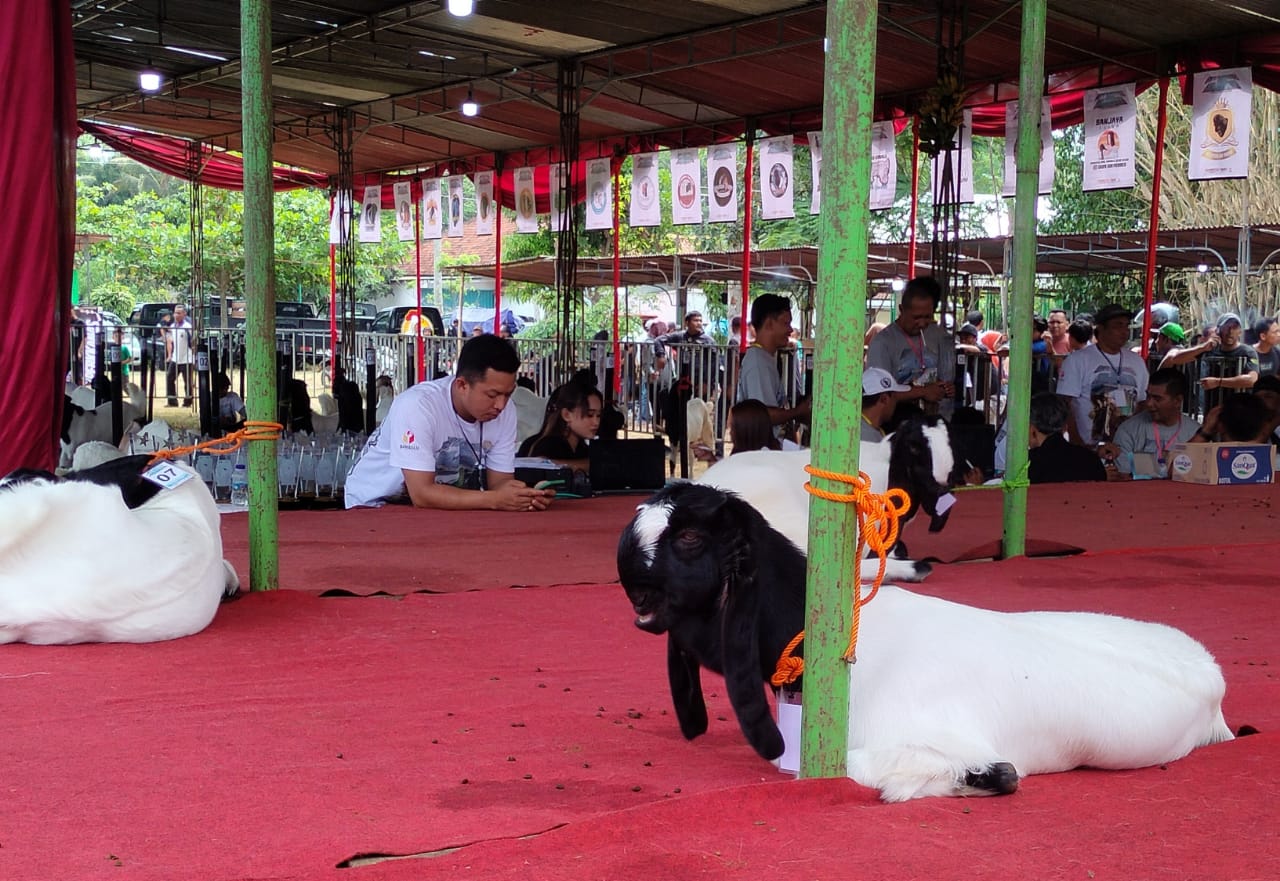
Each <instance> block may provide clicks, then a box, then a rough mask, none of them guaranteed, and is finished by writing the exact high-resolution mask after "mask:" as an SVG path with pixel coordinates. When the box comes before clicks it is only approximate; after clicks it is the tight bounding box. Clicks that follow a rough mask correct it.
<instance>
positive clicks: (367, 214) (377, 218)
mask: <svg viewBox="0 0 1280 881" xmlns="http://www.w3.org/2000/svg"><path fill="white" fill-rule="evenodd" d="M357 241H358V242H360V243H361V244H367V243H369V242H372V243H374V244H377V243H378V242H381V241H382V187H365V188H364V199H363V200H361V203H360V237H359V238H358V239H357Z"/></svg>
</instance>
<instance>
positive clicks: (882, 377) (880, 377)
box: [862, 367, 909, 397]
mask: <svg viewBox="0 0 1280 881" xmlns="http://www.w3.org/2000/svg"><path fill="white" fill-rule="evenodd" d="M908 388H909V387H908V386H905V385H899V384H898V383H896V382H894V381H893V377H892V376H890V375H889V371H887V370H881V369H880V368H879V367H868V368H867V369H866V370H864V371H862V394H863V395H864V396H866V397H871V396H872V395H883V394H884V393H885V392H905V391H907V389H908Z"/></svg>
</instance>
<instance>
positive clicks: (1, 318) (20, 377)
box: [0, 3, 76, 475]
mask: <svg viewBox="0 0 1280 881" xmlns="http://www.w3.org/2000/svg"><path fill="white" fill-rule="evenodd" d="M32 83H46V84H47V87H46V88H32ZM75 98H76V78H75V54H74V50H73V49H72V44H71V7H70V5H69V4H66V3H0V193H4V197H5V199H6V201H8V202H9V204H10V205H13V206H14V207H15V217H20V218H21V220H20V222H18V221H15V222H14V223H10V224H8V226H7V228H6V230H5V233H4V234H3V235H0V413H3V414H4V419H0V475H4V474H8V473H9V472H10V471H12V470H14V469H15V468H47V469H52V468H53V467H54V466H55V465H56V464H57V460H58V435H59V429H60V424H59V422H60V419H61V416H62V384H63V377H64V375H65V374H66V368H67V342H66V340H67V328H68V326H69V324H70V310H71V268H72V261H73V259H74V256H75V228H74V219H75V184H76V182H75V144H76V119H75V109H76V103H75Z"/></svg>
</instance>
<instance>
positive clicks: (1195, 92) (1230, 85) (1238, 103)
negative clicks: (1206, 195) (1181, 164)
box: [1187, 67, 1253, 180]
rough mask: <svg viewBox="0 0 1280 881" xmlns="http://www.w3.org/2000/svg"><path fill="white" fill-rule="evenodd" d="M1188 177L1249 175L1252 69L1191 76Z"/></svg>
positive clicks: (1226, 70)
mask: <svg viewBox="0 0 1280 881" xmlns="http://www.w3.org/2000/svg"><path fill="white" fill-rule="evenodd" d="M1193 83H1194V84H1193V86H1192V93H1191V97H1192V100H1191V155H1190V156H1189V157H1188V161H1187V178H1188V179H1190V180H1222V179H1224V178H1233V177H1248V176H1249V120H1250V119H1251V118H1252V115H1253V71H1252V70H1251V69H1250V68H1248V67H1235V68H1229V69H1222V70H1207V71H1205V72H1204V73H1198V74H1196V75H1195V79H1194V80H1193Z"/></svg>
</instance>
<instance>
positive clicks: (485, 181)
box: [475, 171, 497, 236]
mask: <svg viewBox="0 0 1280 881" xmlns="http://www.w3.org/2000/svg"><path fill="white" fill-rule="evenodd" d="M475 184H476V235H478V236H491V235H493V212H494V211H496V210H497V208H496V207H495V206H494V204H493V172H492V171H481V172H478V173H477V174H476V179H475Z"/></svg>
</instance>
